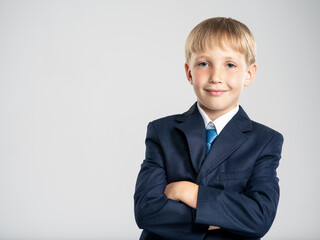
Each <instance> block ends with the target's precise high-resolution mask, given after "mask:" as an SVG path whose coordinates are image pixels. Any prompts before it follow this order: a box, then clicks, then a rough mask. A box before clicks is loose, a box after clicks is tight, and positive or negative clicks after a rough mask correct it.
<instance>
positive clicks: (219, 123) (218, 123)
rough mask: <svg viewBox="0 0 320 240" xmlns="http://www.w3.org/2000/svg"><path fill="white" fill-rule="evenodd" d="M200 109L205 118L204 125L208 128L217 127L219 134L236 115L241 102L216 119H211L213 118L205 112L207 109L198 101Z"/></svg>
mask: <svg viewBox="0 0 320 240" xmlns="http://www.w3.org/2000/svg"><path fill="white" fill-rule="evenodd" d="M197 106H198V110H199V112H200V114H201V116H202V118H203V122H204V126H205V128H206V129H212V128H215V129H216V130H217V134H218V135H219V133H220V132H221V131H222V129H223V128H224V127H225V126H226V125H227V123H228V122H229V121H230V120H231V118H233V116H234V115H236V113H237V112H238V110H239V104H237V106H236V107H235V108H234V109H232V110H230V111H229V112H227V113H225V114H223V115H222V116H221V117H218V118H217V119H216V120H214V121H211V119H210V118H209V117H208V115H207V114H206V113H205V111H204V110H203V109H202V108H201V107H200V106H199V104H198V103H197Z"/></svg>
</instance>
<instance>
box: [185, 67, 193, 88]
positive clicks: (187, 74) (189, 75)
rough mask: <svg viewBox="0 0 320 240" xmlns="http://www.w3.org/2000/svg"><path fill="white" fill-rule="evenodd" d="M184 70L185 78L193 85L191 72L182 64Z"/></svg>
mask: <svg viewBox="0 0 320 240" xmlns="http://www.w3.org/2000/svg"><path fill="white" fill-rule="evenodd" d="M184 70H185V71H186V76H187V79H188V81H189V83H190V84H191V85H193V80H192V74H191V70H190V67H189V65H188V64H187V63H185V64H184Z"/></svg>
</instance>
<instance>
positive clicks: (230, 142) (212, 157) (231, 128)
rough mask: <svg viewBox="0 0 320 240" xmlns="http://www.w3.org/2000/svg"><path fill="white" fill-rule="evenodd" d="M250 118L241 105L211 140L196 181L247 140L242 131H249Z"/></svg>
mask: <svg viewBox="0 0 320 240" xmlns="http://www.w3.org/2000/svg"><path fill="white" fill-rule="evenodd" d="M251 129H252V124H251V120H250V119H249V117H248V116H247V114H246V113H245V112H244V110H243V109H242V107H241V106H239V111H238V112H237V114H236V115H235V116H234V117H233V118H232V119H231V120H230V121H229V122H228V123H227V125H226V126H225V127H224V128H223V130H222V131H221V133H220V134H219V136H218V137H217V138H216V139H215V141H214V142H213V144H212V146H211V149H210V151H209V153H208V155H207V157H206V159H205V160H204V163H203V165H202V166H201V169H200V172H199V174H198V178H197V182H200V181H201V180H202V178H203V177H205V176H206V175H207V174H209V173H210V172H211V171H212V170H214V169H215V168H216V167H218V166H219V165H220V164H221V163H222V162H224V161H225V160H226V159H227V158H228V157H229V156H230V155H231V154H232V153H233V152H235V151H236V150H237V149H238V148H239V147H240V146H241V145H242V144H244V143H245V142H246V141H247V138H248V137H247V136H246V134H244V132H247V131H251Z"/></svg>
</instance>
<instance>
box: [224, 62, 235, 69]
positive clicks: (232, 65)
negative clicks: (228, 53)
mask: <svg viewBox="0 0 320 240" xmlns="http://www.w3.org/2000/svg"><path fill="white" fill-rule="evenodd" d="M226 66H227V68H235V67H236V65H234V64H233V63H228V64H227V65H226Z"/></svg>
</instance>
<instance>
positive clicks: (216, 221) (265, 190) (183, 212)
mask: <svg viewBox="0 0 320 240" xmlns="http://www.w3.org/2000/svg"><path fill="white" fill-rule="evenodd" d="M267 140H268V141H267V142H266V143H265V146H264V148H263V150H261V152H260V153H259V155H258V156H257V160H256V162H255V166H254V169H253V170H252V173H251V177H250V179H249V180H248V183H247V187H246V191H245V192H243V193H238V192H233V191H225V190H222V189H218V188H213V187H208V186H204V185H196V184H194V183H192V182H187V181H181V182H172V183H170V184H168V181H167V176H166V172H165V165H164V156H163V152H162V149H161V147H160V143H159V139H158V137H157V133H156V130H155V127H154V126H153V124H152V123H151V124H149V126H148V132H147V138H146V159H145V160H144V162H143V164H142V165H141V170H140V172H139V175H138V179H137V184H136V191H135V196H134V198H135V217H136V222H137V224H138V226H139V227H140V228H142V229H145V230H147V231H148V232H152V233H155V234H158V235H160V236H163V237H167V238H171V239H177V238H183V239H185V240H189V239H190V240H195V239H203V238H204V235H205V234H206V232H207V231H208V229H209V230H211V229H216V228H217V227H211V226H209V225H212V226H218V227H220V228H222V229H225V230H226V231H228V232H231V233H234V234H237V235H239V236H248V237H257V238H259V237H262V236H263V235H264V234H265V233H266V232H267V231H268V230H269V228H270V226H271V224H272V222H273V219H274V217H275V213H276V209H277V204H278V198H279V189H278V180H277V177H276V168H277V166H278V162H279V159H280V153H281V146H282V142H283V138H282V136H281V135H280V134H274V135H272V136H270V137H269V138H268V139H267Z"/></svg>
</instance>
